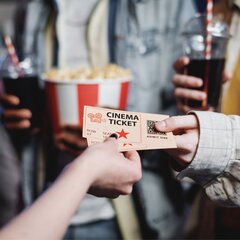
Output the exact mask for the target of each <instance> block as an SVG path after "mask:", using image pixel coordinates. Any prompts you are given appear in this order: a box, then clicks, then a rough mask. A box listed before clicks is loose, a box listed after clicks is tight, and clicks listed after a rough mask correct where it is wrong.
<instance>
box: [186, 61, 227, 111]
mask: <svg viewBox="0 0 240 240" xmlns="http://www.w3.org/2000/svg"><path fill="white" fill-rule="evenodd" d="M224 63H225V59H223V58H222V59H210V60H207V59H191V60H190V63H189V65H188V66H187V68H186V73H187V75H189V76H195V77H198V78H201V79H202V80H203V86H202V87H200V88H194V89H196V90H201V91H205V92H206V93H207V105H206V106H204V104H203V102H202V101H195V100H188V101H187V105H188V106H189V107H192V108H202V109H204V108H207V107H214V108H216V107H217V106H218V102H219V97H220V94H221V87H222V73H223V68H224Z"/></svg>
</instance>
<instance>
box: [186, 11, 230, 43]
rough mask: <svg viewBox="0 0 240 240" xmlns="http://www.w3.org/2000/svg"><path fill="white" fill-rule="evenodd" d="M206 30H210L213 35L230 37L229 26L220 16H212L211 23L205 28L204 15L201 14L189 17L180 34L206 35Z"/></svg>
mask: <svg viewBox="0 0 240 240" xmlns="http://www.w3.org/2000/svg"><path fill="white" fill-rule="evenodd" d="M207 30H208V31H207ZM207 32H210V33H211V35H212V36H214V37H219V38H226V39H228V38H230V37H231V35H230V32H229V26H228V25H227V24H226V23H225V22H224V21H223V20H222V19H221V18H220V17H214V18H213V23H212V25H211V26H209V27H208V29H206V15H201V14H197V15H195V16H194V17H192V18H190V20H189V21H188V22H187V23H186V24H185V26H184V28H183V31H182V35H185V36H186V35H202V36H206V35H207Z"/></svg>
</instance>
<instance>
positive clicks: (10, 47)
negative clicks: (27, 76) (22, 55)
mask: <svg viewBox="0 0 240 240" xmlns="http://www.w3.org/2000/svg"><path fill="white" fill-rule="evenodd" d="M4 42H5V45H6V48H7V51H8V54H9V56H10V58H11V61H12V63H13V64H14V66H15V68H16V70H17V72H18V75H19V76H22V75H23V74H24V73H23V70H22V69H21V67H20V64H19V59H18V56H17V53H16V50H15V47H14V45H13V43H12V39H11V37H10V36H5V37H4Z"/></svg>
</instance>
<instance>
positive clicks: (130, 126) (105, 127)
mask: <svg viewBox="0 0 240 240" xmlns="http://www.w3.org/2000/svg"><path fill="white" fill-rule="evenodd" d="M166 118H168V116H166V115H158V114H148V113H138V112H127V111H119V110H114V109H107V108H98V107H90V106H85V107H84V116H83V137H85V138H87V141H88V145H92V144H94V143H98V142H103V141H104V140H105V139H106V138H107V137H109V136H110V135H111V134H113V133H116V134H117V136H118V139H119V143H120V145H119V150H120V151H129V150H147V149H164V148H176V143H175V140H174V137H173V134H172V133H162V132H158V131H156V129H155V123H156V122H158V121H162V120H164V119H166Z"/></svg>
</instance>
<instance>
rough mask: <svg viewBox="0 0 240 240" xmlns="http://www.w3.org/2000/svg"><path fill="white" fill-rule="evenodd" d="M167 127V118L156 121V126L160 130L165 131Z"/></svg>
mask: <svg viewBox="0 0 240 240" xmlns="http://www.w3.org/2000/svg"><path fill="white" fill-rule="evenodd" d="M166 127H167V123H166V121H165V120H163V121H160V122H157V123H155V128H156V130H158V131H164V130H165V129H166Z"/></svg>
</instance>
